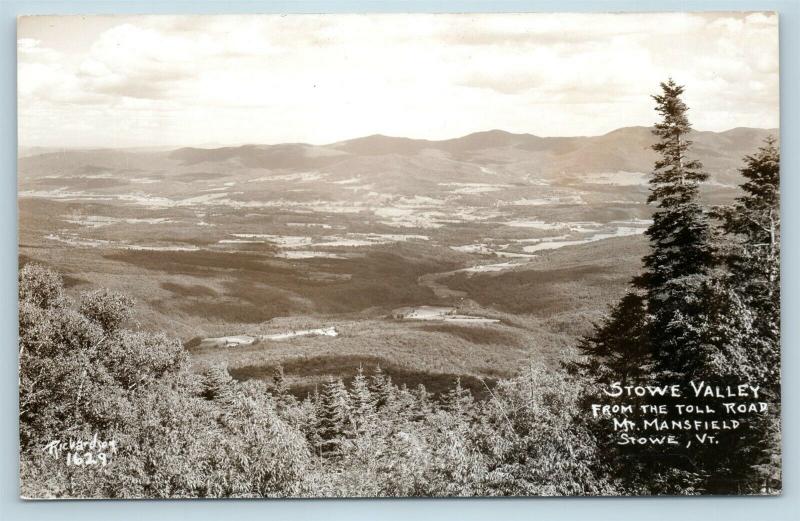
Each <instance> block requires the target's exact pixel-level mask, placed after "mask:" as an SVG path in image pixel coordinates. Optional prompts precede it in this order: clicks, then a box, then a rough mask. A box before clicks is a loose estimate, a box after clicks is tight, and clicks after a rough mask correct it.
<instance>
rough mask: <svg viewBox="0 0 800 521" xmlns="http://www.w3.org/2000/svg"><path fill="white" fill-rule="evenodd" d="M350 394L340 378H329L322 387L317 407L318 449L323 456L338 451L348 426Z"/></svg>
mask: <svg viewBox="0 0 800 521" xmlns="http://www.w3.org/2000/svg"><path fill="white" fill-rule="evenodd" d="M350 410H351V404H350V395H349V394H348V393H347V388H346V387H345V386H344V383H343V382H342V379H341V378H338V379H336V380H334V379H333V378H330V379H329V380H328V382H326V383H325V385H324V386H323V387H322V392H321V393H320V396H319V408H318V409H317V425H316V431H317V435H318V436H319V441H318V447H317V448H318V450H319V453H320V454H321V455H323V456H330V455H335V454H337V453H338V449H339V445H340V444H341V442H342V438H343V437H344V435H345V433H346V432H347V431H348V430H349V429H348V427H349V426H350V414H351V412H350Z"/></svg>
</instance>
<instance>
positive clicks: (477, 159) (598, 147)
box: [19, 126, 778, 193]
mask: <svg viewBox="0 0 800 521" xmlns="http://www.w3.org/2000/svg"><path fill="white" fill-rule="evenodd" d="M768 135H773V136H776V137H777V136H778V130H777V129H757V128H734V129H731V130H727V131H725V132H710V131H697V132H693V134H692V136H691V138H692V140H693V141H694V146H693V147H692V152H691V156H692V157H693V158H695V159H699V160H700V161H702V162H703V164H704V166H705V168H706V170H707V171H708V172H709V173H710V174H711V175H712V180H713V181H714V182H716V183H719V184H725V185H737V184H739V182H740V181H741V179H740V175H739V172H738V170H739V168H741V166H742V158H743V157H744V156H745V155H748V154H752V153H753V152H755V151H756V149H757V148H758V147H759V146H760V145H761V144H762V143H763V140H764V139H765V138H766V137H767V136H768ZM655 141H656V136H654V135H653V134H652V132H651V128H649V127H641V126H640V127H624V128H619V129H616V130H613V131H611V132H608V133H606V134H603V135H601V136H573V137H540V136H535V135H532V134H515V133H511V132H506V131H502V130H489V131H485V132H476V133H473V134H468V135H466V136H462V137H459V138H454V139H446V140H439V141H433V140H425V139H411V138H406V137H392V136H384V135H372V136H365V137H361V138H356V139H350V140H345V141H339V142H336V143H331V144H328V145H311V144H306V143H284V144H277V145H259V144H248V145H242V146H227V147H220V148H199V147H183V148H178V149H174V150H137V151H133V150H130V149H120V150H113V149H101V150H70V151H63V150H62V151H56V152H48V153H44V154H39V155H32V156H26V157H20V158H19V172H20V177H21V178H31V179H32V178H37V177H41V176H47V175H53V174H54V173H55V174H70V173H71V175H76V174H80V175H84V174H86V173H87V170H86V169H87V168H88V169H90V170H91V169H94V170H97V171H98V172H99V171H101V170H105V171H108V172H109V175H111V173H113V175H114V176H117V175H122V176H125V175H132V174H126V172H136V171H143V172H144V171H147V172H161V173H162V174H161V175H166V176H167V177H170V176H172V175H184V174H186V175H188V174H191V173H193V172H205V173H207V174H209V175H210V174H219V175H232V176H234V177H237V176H240V175H244V176H245V177H247V176H248V175H251V174H253V173H257V172H259V171H270V172H275V173H278V174H280V173H283V174H292V173H304V172H305V173H309V172H322V173H324V175H325V178H326V179H327V180H328V181H329V182H336V180H340V181H345V180H348V179H351V178H353V177H359V178H361V184H362V185H363V186H368V185H370V184H374V185H375V187H376V189H378V191H380V190H379V189H381V188H386V189H396V188H398V187H401V186H402V187H404V189H403V192H405V193H408V192H410V191H411V190H412V188H411V186H410V184H409V183H411V182H413V181H414V180H416V182H421V183H422V182H424V181H426V180H427V181H436V182H467V183H498V182H502V183H508V182H514V181H515V180H516V179H523V178H540V179H549V180H558V179H566V178H571V177H574V176H579V177H580V176H586V175H589V176H591V175H598V174H603V175H606V174H613V173H615V172H639V173H646V172H650V171H651V170H652V167H653V163H654V162H655V160H656V154H655V152H653V150H651V148H650V147H651V145H652V144H653V143H655ZM137 175H138V174H137ZM262 175H263V174H262Z"/></svg>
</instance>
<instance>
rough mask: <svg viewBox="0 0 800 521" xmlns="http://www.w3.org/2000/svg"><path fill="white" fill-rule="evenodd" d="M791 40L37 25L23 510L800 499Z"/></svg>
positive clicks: (700, 30) (299, 18)
mask: <svg viewBox="0 0 800 521" xmlns="http://www.w3.org/2000/svg"><path fill="white" fill-rule="evenodd" d="M778 18H779V17H778V14H777V13H775V12H683V13H682V12H671V13H546V14H545V13H539V14H535V13H508V14H488V13H487V14H474V13H473V14H315V15H312V14H296V15H255V14H253V15H174V16H167V15H136V16H132V15H116V16H101V15H93V16H77V15H71V16H68V15H60V16H23V17H20V18H18V21H17V40H16V42H17V60H18V65H17V66H18V78H17V79H18V83H17V108H18V120H17V124H18V170H17V188H18V191H17V204H18V218H19V221H18V240H19V244H18V258H19V270H18V284H19V293H18V309H19V341H18V351H19V354H18V357H19V358H18V361H19V420H18V421H19V452H20V457H19V496H20V497H22V498H24V499H29V500H36V499H178V498H330V497H363V498H376V497H496V496H697V495H761V496H776V495H780V494H781V493H782V490H783V485H782V466H781V461H782V460H781V452H782V451H781V443H782V442H781V439H782V438H781V335H780V330H781V323H780V315H781V313H780V294H781V292H780V251H781V226H780V220H781V213H780V166H779V165H780V144H781V141H780V131H779V128H780V110H779V108H780V107H779V52H778V25H779V24H778ZM787 139H788V137H787ZM12 222H13V219H12ZM788 251H789V250H787V255H788ZM787 259H788V257H787ZM787 262H788V260H787ZM12 299H13V297H12ZM787 407H788V405H787Z"/></svg>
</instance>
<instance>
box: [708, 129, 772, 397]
mask: <svg viewBox="0 0 800 521" xmlns="http://www.w3.org/2000/svg"><path fill="white" fill-rule="evenodd" d="M744 161H745V166H744V168H742V169H741V170H740V172H741V173H742V176H744V178H745V179H746V181H745V183H744V184H743V185H742V190H743V191H744V192H745V193H744V195H742V196H741V197H738V198H737V199H736V203H735V204H734V205H733V206H731V207H727V208H723V209H722V211H721V212H720V213H721V217H722V220H723V222H722V228H723V230H724V232H725V233H726V234H727V235H726V236H725V239H726V244H730V245H731V246H730V247H729V248H728V249H727V251H726V252H725V255H724V257H725V261H726V264H727V266H728V269H729V270H730V273H731V277H732V279H733V280H732V283H733V285H734V287H735V288H736V289H737V290H738V293H739V294H740V295H741V298H742V300H743V301H744V302H745V304H746V305H747V306H748V307H749V308H750V309H751V310H752V311H753V313H754V321H755V324H754V328H755V330H756V332H757V335H758V338H759V339H761V340H762V344H761V346H760V349H756V347H757V346H754V349H751V350H750V352H749V355H750V364H751V366H752V368H753V369H754V375H753V376H755V377H758V378H762V379H764V380H765V383H767V384H769V383H773V384H775V385H774V386H773V391H774V392H775V394H777V390H778V387H777V386H778V383H779V380H780V152H779V151H778V148H777V146H776V142H775V138H773V137H768V138H767V139H766V140H765V142H764V146H762V147H761V148H759V149H758V152H757V153H756V154H754V155H749V156H746V157H745V159H744Z"/></svg>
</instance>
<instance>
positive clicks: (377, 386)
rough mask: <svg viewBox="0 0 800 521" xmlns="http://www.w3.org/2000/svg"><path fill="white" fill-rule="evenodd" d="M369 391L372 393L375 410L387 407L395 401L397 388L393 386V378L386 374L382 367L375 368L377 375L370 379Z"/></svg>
mask: <svg viewBox="0 0 800 521" xmlns="http://www.w3.org/2000/svg"><path fill="white" fill-rule="evenodd" d="M369 391H370V393H372V400H373V406H374V408H375V410H379V409H381V408H383V407H386V406H387V405H389V404H391V403H392V401H393V400H394V395H395V388H394V385H392V377H391V376H389V375H387V374H386V373H384V372H383V370H382V369H381V367H380V366H378V367H376V368H375V374H373V375H372V377H371V378H370V382H369Z"/></svg>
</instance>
